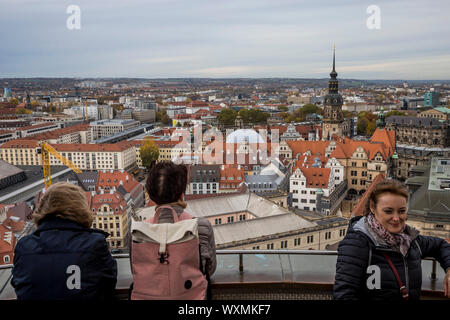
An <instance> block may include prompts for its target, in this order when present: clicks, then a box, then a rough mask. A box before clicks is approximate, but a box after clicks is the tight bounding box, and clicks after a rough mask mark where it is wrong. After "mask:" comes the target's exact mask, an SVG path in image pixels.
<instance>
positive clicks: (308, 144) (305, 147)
mask: <svg viewBox="0 0 450 320" xmlns="http://www.w3.org/2000/svg"><path fill="white" fill-rule="evenodd" d="M286 143H287V144H288V145H289V148H291V150H292V158H295V157H296V156H297V154H299V153H300V154H304V153H305V152H307V151H310V152H311V155H325V149H326V147H328V145H329V144H330V141H304V140H297V141H289V140H288V141H286Z"/></svg>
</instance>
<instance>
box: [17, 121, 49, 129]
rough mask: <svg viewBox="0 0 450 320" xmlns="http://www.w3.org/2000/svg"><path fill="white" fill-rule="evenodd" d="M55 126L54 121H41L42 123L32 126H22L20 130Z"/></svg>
mask: <svg viewBox="0 0 450 320" xmlns="http://www.w3.org/2000/svg"><path fill="white" fill-rule="evenodd" d="M53 126H55V124H54V123H51V122H50V123H40V124H34V125H32V126H26V127H21V128H20V129H19V130H30V129H37V128H45V127H53Z"/></svg>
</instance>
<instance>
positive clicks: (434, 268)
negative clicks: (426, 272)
mask: <svg viewBox="0 0 450 320" xmlns="http://www.w3.org/2000/svg"><path fill="white" fill-rule="evenodd" d="M436 267H437V262H436V260H433V269H432V271H431V280H436Z"/></svg>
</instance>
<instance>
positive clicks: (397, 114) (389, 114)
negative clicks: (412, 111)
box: [385, 110, 406, 119]
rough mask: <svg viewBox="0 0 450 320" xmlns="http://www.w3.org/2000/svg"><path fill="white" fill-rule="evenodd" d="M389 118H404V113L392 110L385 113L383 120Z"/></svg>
mask: <svg viewBox="0 0 450 320" xmlns="http://www.w3.org/2000/svg"><path fill="white" fill-rule="evenodd" d="M390 116H406V113H405V112H401V111H397V110H392V111H389V112H387V113H386V116H385V118H386V119H387V118H388V117H390Z"/></svg>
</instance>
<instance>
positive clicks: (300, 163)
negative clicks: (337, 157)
mask: <svg viewBox="0 0 450 320" xmlns="http://www.w3.org/2000/svg"><path fill="white" fill-rule="evenodd" d="M316 158H319V160H320V163H321V166H322V168H323V167H325V165H326V164H327V162H328V159H329V158H328V157H325V156H300V157H299V158H298V160H297V161H296V162H295V166H294V168H293V169H292V172H294V171H295V169H297V168H299V167H306V166H307V167H311V166H312V165H313V164H314V163H315V159H316Z"/></svg>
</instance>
